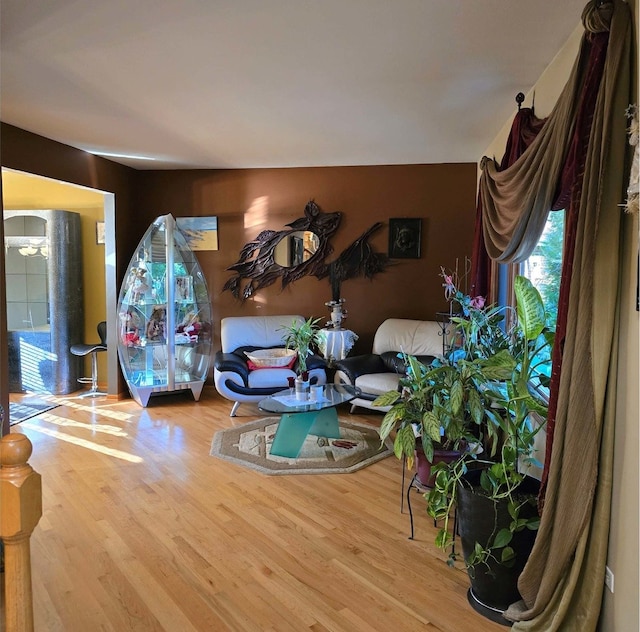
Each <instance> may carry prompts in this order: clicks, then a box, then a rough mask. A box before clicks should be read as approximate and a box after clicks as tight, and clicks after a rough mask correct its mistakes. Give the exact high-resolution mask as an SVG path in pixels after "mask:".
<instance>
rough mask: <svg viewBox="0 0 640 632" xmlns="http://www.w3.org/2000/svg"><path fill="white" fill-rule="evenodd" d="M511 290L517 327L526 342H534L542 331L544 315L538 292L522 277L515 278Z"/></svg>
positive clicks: (544, 320)
mask: <svg viewBox="0 0 640 632" xmlns="http://www.w3.org/2000/svg"><path fill="white" fill-rule="evenodd" d="M513 290H514V292H515V295H516V308H517V312H518V325H519V327H520V329H521V330H522V333H523V334H524V337H525V338H526V339H527V340H535V339H536V338H537V337H538V336H539V335H540V334H541V333H542V330H543V329H544V326H545V322H546V314H545V311H544V303H543V302H542V297H541V296H540V292H538V290H537V289H536V288H535V287H534V286H533V284H532V283H531V281H530V280H529V279H527V278H526V277H524V276H520V275H518V276H516V278H515V280H514V285H513Z"/></svg>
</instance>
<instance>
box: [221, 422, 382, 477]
mask: <svg viewBox="0 0 640 632" xmlns="http://www.w3.org/2000/svg"><path fill="white" fill-rule="evenodd" d="M279 421H280V418H279V417H265V418H263V419H258V420H256V421H250V422H249V423H246V424H242V425H241V426H235V427H233V428H227V429H226V430H219V431H218V432H216V434H215V435H214V437H213V441H212V443H211V452H210V454H211V456H215V457H218V458H220V459H225V460H227V461H232V462H233V463H236V464H238V465H242V466H244V467H248V468H250V469H253V470H256V471H258V472H262V473H263V474H346V473H349V472H355V471H356V470H359V469H361V468H363V467H366V466H367V465H371V464H372V463H375V462H376V461H380V460H381V459H385V458H387V457H388V456H390V455H391V454H393V443H392V441H391V440H390V439H387V440H386V441H385V443H384V444H382V443H381V442H380V436H379V435H378V431H377V429H376V428H375V427H373V426H370V425H366V424H359V423H356V422H353V421H346V420H344V419H340V420H339V423H340V439H327V438H325V437H316V436H314V435H308V436H307V438H306V439H305V442H304V444H303V446H302V448H301V450H300V454H299V455H298V456H297V458H295V459H289V458H287V457H282V456H275V455H272V454H271V453H270V449H271V444H272V442H273V437H274V435H275V433H276V430H277V429H278V422H279Z"/></svg>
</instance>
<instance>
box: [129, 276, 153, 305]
mask: <svg viewBox="0 0 640 632" xmlns="http://www.w3.org/2000/svg"><path fill="white" fill-rule="evenodd" d="M131 272H132V274H133V275H134V279H133V283H132V284H131V294H132V296H131V302H132V303H143V302H144V300H145V298H146V296H147V292H148V291H149V283H148V282H147V271H146V270H144V269H143V268H136V269H133V270H132V271H131Z"/></svg>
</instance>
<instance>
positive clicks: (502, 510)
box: [457, 470, 540, 625]
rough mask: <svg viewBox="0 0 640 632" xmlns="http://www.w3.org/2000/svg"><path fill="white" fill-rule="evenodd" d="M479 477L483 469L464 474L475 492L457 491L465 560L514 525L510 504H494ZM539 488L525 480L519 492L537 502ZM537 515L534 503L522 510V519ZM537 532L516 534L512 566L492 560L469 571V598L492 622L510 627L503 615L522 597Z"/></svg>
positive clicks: (459, 524)
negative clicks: (520, 584) (523, 577)
mask: <svg viewBox="0 0 640 632" xmlns="http://www.w3.org/2000/svg"><path fill="white" fill-rule="evenodd" d="M480 475H481V471H480V470H472V471H470V472H468V473H467V474H466V475H465V479H466V480H467V482H468V483H470V484H471V486H472V487H473V488H474V489H469V488H468V487H467V486H464V485H460V486H459V488H458V515H457V524H458V534H459V535H460V541H461V544H462V553H463V555H464V559H465V561H466V560H467V559H468V558H469V556H470V555H471V554H472V553H473V550H474V547H475V543H476V542H479V543H480V544H481V545H483V546H486V545H487V543H489V540H490V539H491V538H492V536H495V534H496V533H497V532H498V531H500V529H502V528H508V527H509V524H510V523H511V516H510V515H509V512H508V510H507V505H508V501H507V500H500V501H494V500H492V499H490V498H488V497H487V496H486V495H483V493H481V491H480V490H479V489H478V488H479V485H480ZM477 489H478V491H476V490H477ZM539 489H540V482H539V481H537V480H535V479H533V478H530V477H526V478H525V480H524V482H523V483H522V484H521V486H520V488H519V490H518V493H519V494H523V495H527V496H530V497H531V498H532V499H535V497H536V496H537V494H538V491H539ZM536 515H537V509H536V505H535V502H532V503H531V504H530V505H526V506H525V507H523V508H522V509H521V511H520V517H521V518H531V517H533V516H536ZM536 533H537V531H531V530H529V529H526V528H525V529H523V530H522V531H519V532H517V533H514V535H513V539H512V540H511V543H510V544H509V546H511V547H512V548H513V550H514V551H515V564H514V565H513V566H511V567H507V566H505V565H504V564H500V563H499V562H498V561H496V560H493V559H490V560H489V562H488V566H487V565H485V564H477V565H475V566H474V567H472V568H470V569H469V579H470V582H471V588H470V590H469V595H468V598H469V603H470V604H471V606H472V607H473V608H474V609H475V610H476V611H477V612H480V613H481V614H483V615H484V616H486V617H487V618H489V619H492V620H493V621H497V622H499V623H503V624H505V625H511V624H510V622H508V621H507V620H506V619H504V618H503V617H502V613H503V612H504V611H505V610H506V609H507V608H508V607H509V606H510V605H511V604H512V603H515V602H516V601H519V600H520V599H521V598H522V597H521V596H520V593H519V592H518V577H519V576H520V573H521V572H522V569H523V568H524V565H525V563H526V561H527V559H528V558H529V554H530V553H531V549H532V548H533V544H534V542H535V538H536ZM497 555H498V557H499V555H500V551H497Z"/></svg>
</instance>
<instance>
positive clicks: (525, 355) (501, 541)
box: [425, 276, 554, 618]
mask: <svg viewBox="0 0 640 632" xmlns="http://www.w3.org/2000/svg"><path fill="white" fill-rule="evenodd" d="M514 291H515V295H516V309H517V321H516V324H515V326H514V328H513V330H512V331H511V332H510V333H509V336H508V337H507V341H508V344H507V345H506V346H504V347H502V348H500V347H501V345H502V342H499V343H498V344H497V351H496V350H495V348H494V345H493V343H491V344H486V345H485V343H486V342H487V341H485V343H483V345H484V346H480V345H475V344H473V343H472V342H470V341H469V338H468V337H469V336H470V335H471V334H472V333H473V332H474V331H475V327H476V324H477V323H475V324H474V323H473V322H471V321H472V320H473V319H474V318H476V317H478V316H479V314H469V315H468V316H466V317H465V316H464V315H462V316H459V317H455V318H454V319H453V321H454V322H455V324H456V325H457V326H458V327H459V329H460V331H461V336H462V339H463V344H462V346H461V347H460V348H458V349H456V350H455V351H454V352H453V353H452V354H451V357H450V359H449V362H450V364H452V365H453V367H454V369H455V371H457V373H458V374H459V376H460V379H459V380H458V381H456V382H452V384H451V386H450V387H448V390H447V392H446V393H445V395H444V398H443V401H445V402H446V406H445V411H444V413H442V416H441V417H439V419H440V421H441V423H446V421H447V419H448V417H447V415H448V414H452V413H453V411H454V410H455V409H457V408H458V407H459V406H460V404H459V402H460V399H461V398H462V399H464V398H465V397H469V398H471V399H473V400H474V402H475V403H474V404H473V406H474V407H477V406H482V407H483V410H482V411H480V410H477V409H476V410H475V412H474V414H472V415H471V417H472V419H473V422H474V424H475V430H474V432H473V434H474V435H475V436H476V438H477V444H476V445H477V446H478V449H474V450H467V451H465V452H463V453H462V455H461V457H460V458H459V459H458V460H457V461H455V462H453V463H451V464H441V465H437V466H435V467H434V470H435V477H434V486H433V488H432V489H431V490H430V491H429V492H428V493H427V494H426V495H425V497H426V499H427V503H428V504H427V512H428V514H429V515H430V516H432V517H433V518H434V519H436V520H442V528H441V529H440V530H439V532H438V534H437V537H436V544H437V545H438V546H439V547H441V548H443V549H449V548H450V547H451V545H452V543H453V536H452V535H451V534H450V533H449V519H450V516H451V514H452V511H453V509H454V507H456V508H457V523H458V524H457V527H458V533H459V534H460V539H461V542H462V549H463V555H464V560H465V563H466V566H467V570H468V572H469V577H470V581H471V588H470V592H469V601H470V603H471V604H472V606H474V608H475V609H476V610H478V611H479V612H482V613H483V614H485V615H486V616H489V617H490V618H496V616H497V617H498V618H499V615H500V612H501V611H503V610H505V609H506V608H507V607H508V606H509V605H510V604H511V603H513V602H515V601H517V600H518V599H520V595H519V593H518V590H517V578H518V576H519V574H520V572H521V570H522V568H523V567H524V564H525V562H526V559H527V557H528V554H529V552H530V550H531V547H532V546H533V541H534V539H535V532H536V531H537V528H538V525H539V516H538V512H537V506H536V497H537V492H538V488H539V485H538V484H537V481H535V480H533V479H531V478H529V477H527V476H525V474H524V472H523V469H524V467H525V466H526V464H527V461H532V460H534V452H533V450H534V440H535V437H536V435H537V433H538V432H540V430H541V429H542V428H543V427H544V423H545V421H546V415H547V405H546V400H545V398H544V397H543V396H542V394H541V393H540V392H539V391H538V390H536V388H535V387H534V386H533V384H535V382H536V381H538V382H539V383H542V382H544V381H545V377H544V373H543V372H542V368H543V366H544V365H545V364H546V363H547V362H548V359H549V356H550V349H551V347H552V345H553V339H554V337H553V333H552V332H550V331H549V330H548V328H547V326H546V314H545V309H544V305H543V302H542V298H541V297H540V294H539V293H538V291H537V290H536V289H535V287H533V285H532V284H531V282H530V281H529V280H528V279H526V278H525V277H521V276H518V277H516V279H515V283H514ZM494 342H495V341H494ZM479 349H484V351H482V350H480V351H479ZM487 350H488V352H487ZM456 354H457V355H456ZM470 375H471V376H473V377H472V378H471V379H470V380H466V381H465V380H464V376H470ZM458 384H460V386H458ZM473 393H478V395H474V394H473ZM536 419H537V421H536ZM519 548H521V550H519ZM455 559H456V555H455V554H454V553H451V555H450V559H449V563H450V564H453V562H454V560H455ZM495 613H498V615H496V614H495Z"/></svg>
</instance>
